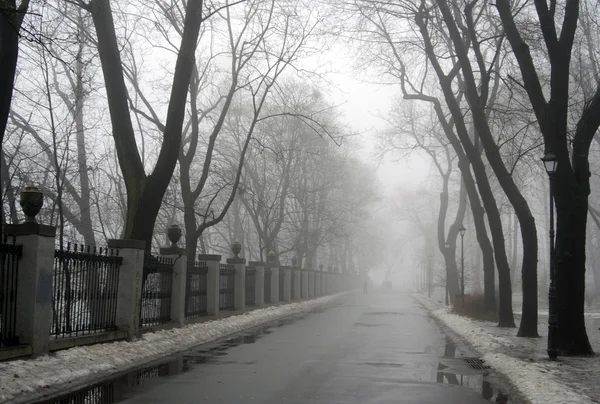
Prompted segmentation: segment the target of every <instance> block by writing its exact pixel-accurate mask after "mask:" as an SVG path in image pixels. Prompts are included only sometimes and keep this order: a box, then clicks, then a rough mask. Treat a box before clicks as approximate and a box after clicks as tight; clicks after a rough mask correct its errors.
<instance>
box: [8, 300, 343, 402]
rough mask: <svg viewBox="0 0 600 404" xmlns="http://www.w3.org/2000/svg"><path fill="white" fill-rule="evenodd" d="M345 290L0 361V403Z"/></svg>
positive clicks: (300, 309)
mask: <svg viewBox="0 0 600 404" xmlns="http://www.w3.org/2000/svg"><path fill="white" fill-rule="evenodd" d="M347 293H349V292H342V293H338V294H336V295H332V296H325V297H320V298H317V299H313V300H308V301H303V302H296V303H288V304H284V305H281V306H273V307H268V308H264V309H258V310H253V311H250V312H247V313H244V314H240V315H236V316H232V317H228V318H224V319H218V320H212V321H207V322H204V323H198V324H189V325H185V326H183V327H181V328H173V329H170V330H162V331H157V332H152V333H146V334H143V335H142V337H141V338H140V339H138V340H135V341H131V342H127V341H115V342H109V343H104V344H95V345H88V346H82V347H74V348H70V349H66V350H63V351H58V352H56V353H53V354H50V355H44V356H41V357H39V358H36V359H20V360H13V361H9V362H0V402H2V403H7V404H8V403H25V402H31V401H33V400H39V399H42V398H44V397H48V396H50V395H52V396H53V395H56V394H58V393H62V392H68V391H72V390H76V389H77V388H80V387H82V386H84V385H86V384H88V383H93V382H96V381H98V380H99V379H101V378H104V377H108V376H110V375H112V374H115V373H119V372H123V371H126V370H129V369H132V368H135V367H138V366H141V365H143V364H145V363H147V362H151V361H154V360H157V359H160V358H162V357H165V356H169V355H172V354H174V353H177V352H181V351H185V350H187V349H190V348H192V347H194V346H197V345H201V344H204V343H207V342H211V341H214V340H216V339H219V338H223V337H225V336H227V335H231V334H234V333H237V332H240V331H243V330H245V329H248V328H252V327H255V326H259V325H262V324H265V323H269V322H271V321H274V320H277V319H280V318H283V317H287V316H290V315H293V314H298V313H304V312H308V311H311V310H314V309H315V308H317V307H319V306H322V305H325V304H328V303H331V302H333V301H335V300H336V299H338V298H340V297H342V296H344V295H346V294H347Z"/></svg>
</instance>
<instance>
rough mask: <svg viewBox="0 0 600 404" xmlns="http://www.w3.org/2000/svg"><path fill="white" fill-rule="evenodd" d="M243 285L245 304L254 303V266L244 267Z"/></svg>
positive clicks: (250, 304)
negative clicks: (244, 279)
mask: <svg viewBox="0 0 600 404" xmlns="http://www.w3.org/2000/svg"><path fill="white" fill-rule="evenodd" d="M244 286H245V301H246V305H248V306H252V305H254V304H256V268H254V267H246V282H245V285H244Z"/></svg>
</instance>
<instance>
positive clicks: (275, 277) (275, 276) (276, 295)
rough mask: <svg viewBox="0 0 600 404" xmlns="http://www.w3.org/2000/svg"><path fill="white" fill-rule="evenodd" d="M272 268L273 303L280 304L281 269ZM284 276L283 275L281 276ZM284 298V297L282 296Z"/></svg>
mask: <svg viewBox="0 0 600 404" xmlns="http://www.w3.org/2000/svg"><path fill="white" fill-rule="evenodd" d="M269 266H270V269H271V303H279V276H280V275H279V272H280V271H279V268H277V267H276V266H271V265H269ZM281 276H283V275H281ZM281 298H283V296H281Z"/></svg>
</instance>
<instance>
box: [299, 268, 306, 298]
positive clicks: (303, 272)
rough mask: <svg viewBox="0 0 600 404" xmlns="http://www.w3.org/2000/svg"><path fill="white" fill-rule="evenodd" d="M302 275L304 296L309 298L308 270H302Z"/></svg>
mask: <svg viewBox="0 0 600 404" xmlns="http://www.w3.org/2000/svg"><path fill="white" fill-rule="evenodd" d="M300 274H301V275H300V276H301V277H302V298H303V299H307V298H308V271H306V270H300Z"/></svg>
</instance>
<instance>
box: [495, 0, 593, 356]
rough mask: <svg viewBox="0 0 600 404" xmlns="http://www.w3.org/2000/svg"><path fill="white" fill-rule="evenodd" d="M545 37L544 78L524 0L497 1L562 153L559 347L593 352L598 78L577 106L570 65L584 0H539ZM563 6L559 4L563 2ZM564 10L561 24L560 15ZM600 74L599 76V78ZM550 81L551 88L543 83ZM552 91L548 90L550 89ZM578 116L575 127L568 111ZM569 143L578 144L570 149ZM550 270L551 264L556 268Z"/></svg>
mask: <svg viewBox="0 0 600 404" xmlns="http://www.w3.org/2000/svg"><path fill="white" fill-rule="evenodd" d="M534 5H535V9H536V13H537V20H538V22H539V24H540V29H541V33H542V37H543V44H544V45H545V48H546V49H545V54H546V55H547V58H548V59H547V60H548V61H547V62H545V63H544V64H545V65H546V66H547V64H548V62H549V67H550V82H549V83H548V84H545V83H544V82H542V81H541V80H540V67H539V66H538V65H536V63H535V61H534V58H533V56H532V54H531V52H530V44H529V43H528V42H527V40H526V39H525V38H524V37H523V36H522V34H521V30H520V28H519V27H518V26H517V24H516V18H515V13H516V11H517V10H519V6H518V5H513V4H511V3H510V2H509V1H507V0H499V1H497V2H496V7H497V9H498V12H499V13H500V17H501V19H502V25H503V26H504V30H505V31H506V36H507V38H508V40H509V42H510V45H511V47H512V50H513V52H514V56H515V58H516V59H517V62H518V65H519V68H520V71H521V77H522V79H523V86H524V88H525V89H526V91H527V94H528V96H529V100H530V101H531V105H532V107H533V110H534V112H535V115H536V117H537V120H538V124H539V127H540V130H541V132H542V135H543V138H544V145H545V149H546V152H552V153H554V154H555V155H556V156H557V158H558V169H557V172H556V174H555V175H554V177H553V180H552V184H551V187H552V188H553V192H554V196H555V201H556V211H557V233H556V263H555V265H556V267H555V268H554V271H555V274H556V279H555V282H556V290H557V299H558V303H557V307H558V308H559V310H558V322H559V324H560V327H559V328H558V335H559V341H558V346H559V352H560V353H561V354H563V355H591V354H593V351H592V347H591V346H590V343H589V340H588V337H587V332H586V329H585V319H584V316H583V306H584V303H585V259H586V253H585V248H586V242H585V239H586V225H587V215H588V196H589V194H590V168H589V149H590V144H591V142H592V140H593V138H594V136H595V134H596V132H597V130H598V127H599V126H600V86H598V85H595V91H593V92H591V94H592V95H591V96H589V97H588V98H586V102H585V104H584V105H583V107H582V108H580V109H579V110H577V109H575V108H573V107H571V106H570V102H569V100H570V96H569V95H570V94H569V88H570V68H571V57H572V53H573V44H574V40H575V32H576V30H577V25H578V21H579V13H580V1H579V0H566V1H565V2H564V6H563V5H562V4H561V5H559V4H558V2H556V1H550V2H549V3H548V2H546V1H542V0H535V1H534ZM557 6H558V7H557ZM561 18H562V24H559V25H557V20H559V19H561ZM597 79H598V78H597V77H596V80H597ZM545 88H546V89H545ZM546 94H549V97H548V96H547V95H546ZM573 114H577V116H578V119H577V122H576V123H575V124H574V125H573V126H572V127H571V128H569V116H570V115H573ZM569 145H571V146H572V152H571V150H570V147H569ZM551 270H552V269H551Z"/></svg>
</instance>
